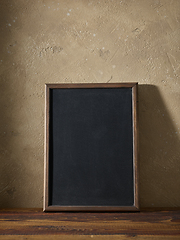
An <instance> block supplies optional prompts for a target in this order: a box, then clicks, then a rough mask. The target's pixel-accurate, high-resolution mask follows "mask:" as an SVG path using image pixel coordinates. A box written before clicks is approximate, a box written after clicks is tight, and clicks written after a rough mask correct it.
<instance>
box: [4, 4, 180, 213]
mask: <svg viewBox="0 0 180 240" xmlns="http://www.w3.org/2000/svg"><path fill="white" fill-rule="evenodd" d="M0 31H1V34H0V109H1V117H0V207H1V208H2V207H3V208H5V207H42V199H43V144H44V98H45V96H44V86H45V83H108V82H138V83H139V148H140V154H139V155H140V156H139V165H140V204H141V206H142V207H176V206H179V207H180V141H179V140H180V108H179V105H180V1H179V0H171V1H169V0H136V1H135V0H121V1H120V0H99V1H95V0H94V1H92V0H77V1H70V0H54V1H48V0H40V1H28V0H16V1H15V0H1V1H0Z"/></svg>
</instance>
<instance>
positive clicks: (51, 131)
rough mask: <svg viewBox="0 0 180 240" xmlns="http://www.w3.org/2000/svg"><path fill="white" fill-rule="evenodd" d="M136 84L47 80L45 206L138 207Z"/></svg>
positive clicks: (55, 208)
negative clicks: (77, 82)
mask: <svg viewBox="0 0 180 240" xmlns="http://www.w3.org/2000/svg"><path fill="white" fill-rule="evenodd" d="M137 86H138V85H137V83H118V84H115V83H114V84H46V123H45V181H44V183H45V184H44V211H135V210H138V169H137Z"/></svg>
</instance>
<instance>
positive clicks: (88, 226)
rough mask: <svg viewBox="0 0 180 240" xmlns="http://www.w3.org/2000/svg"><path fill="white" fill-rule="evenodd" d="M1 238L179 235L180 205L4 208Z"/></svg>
mask: <svg viewBox="0 0 180 240" xmlns="http://www.w3.org/2000/svg"><path fill="white" fill-rule="evenodd" d="M0 239H45V240H46V239H55V240H56V239H62V240H71V239H81V240H84V239H95V240H96V239H99V240H107V239H113V240H116V239H123V240H125V239H128V240H129V239H149V240H150V239H163V240H166V239H171V240H173V239H180V209H171V210H169V209H164V210H162V209H161V210H158V209H144V210H142V211H141V212H126V213H125V212H112V213H110V212H109V213H104V212H98V213H97V212H96V213H95V212H91V213H90V212H55V213H53V212H50V213H45V212H43V211H42V209H1V210H0Z"/></svg>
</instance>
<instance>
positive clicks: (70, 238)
mask: <svg viewBox="0 0 180 240" xmlns="http://www.w3.org/2000/svg"><path fill="white" fill-rule="evenodd" d="M0 239H4V240H11V239H13V240H16V239H18V240H27V239H30V240H31V239H32V240H41V239H42V240H46V239H47V240H49V239H53V240H58V239H61V240H74V239H76V240H131V239H133V240H152V239H153V240H179V236H152V235H151V236H147V235H146V236H144V235H142V236H132V237H131V236H128V235H111V236H110V235H78V236H77V235H32V236H30V235H29V236H27V235H16V236H12V235H6V236H2V238H0Z"/></svg>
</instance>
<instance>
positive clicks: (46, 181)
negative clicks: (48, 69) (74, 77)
mask: <svg viewBox="0 0 180 240" xmlns="http://www.w3.org/2000/svg"><path fill="white" fill-rule="evenodd" d="M137 86H138V84H137V83H107V84H46V86H45V91H46V99H45V101H46V102H45V114H46V115H45V144H44V147H45V148H44V151H45V155H44V156H45V157H44V202H43V210H44V211H138V210H139V196H138V195H139V194H138V192H139V191H138V126H137ZM58 88H60V89H62V88H65V89H68V88H70V89H73V88H74V89H75V88H79V89H81V88H82V89H83V88H132V118H133V119H132V122H133V186H134V205H133V206H60V205H50V204H49V117H50V115H49V113H50V89H58Z"/></svg>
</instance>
